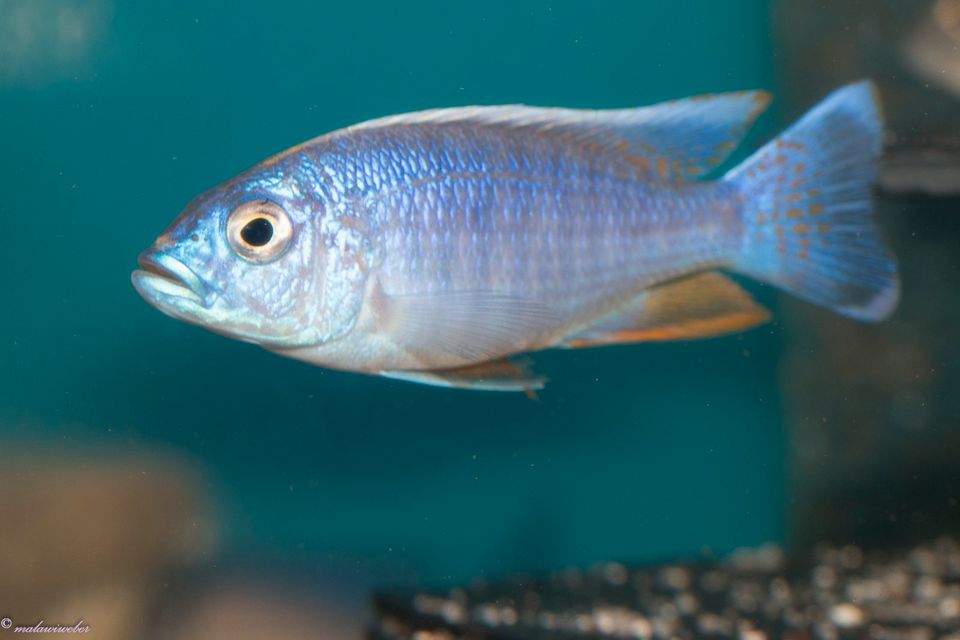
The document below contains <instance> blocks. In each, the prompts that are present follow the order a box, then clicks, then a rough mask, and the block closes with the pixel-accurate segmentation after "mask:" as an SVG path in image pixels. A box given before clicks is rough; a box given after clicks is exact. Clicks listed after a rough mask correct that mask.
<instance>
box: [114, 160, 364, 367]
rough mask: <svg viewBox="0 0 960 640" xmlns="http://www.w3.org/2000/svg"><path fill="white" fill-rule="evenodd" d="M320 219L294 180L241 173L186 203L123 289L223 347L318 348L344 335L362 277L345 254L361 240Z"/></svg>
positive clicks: (320, 210) (322, 208) (357, 261)
mask: <svg viewBox="0 0 960 640" xmlns="http://www.w3.org/2000/svg"><path fill="white" fill-rule="evenodd" d="M308 192H309V193H311V194H312V195H309V196H308V195H305V194H306V193H308ZM327 209H328V207H327V206H326V203H325V202H324V201H323V199H322V198H320V197H318V196H317V195H316V190H311V189H307V188H306V185H304V184H303V180H301V179H298V178H297V176H296V175H295V173H294V172H289V171H285V170H284V169H283V168H282V167H274V166H268V167H266V168H263V169H260V170H257V169H254V170H251V171H250V172H248V174H246V175H243V176H240V177H239V178H236V179H235V180H233V181H230V182H228V183H225V184H224V185H221V186H220V187H217V188H215V189H212V190H211V191H209V192H207V193H205V194H202V195H201V196H199V197H197V198H196V199H194V200H193V201H192V202H190V203H189V204H188V205H187V207H186V208H185V209H184V211H183V212H182V213H181V214H180V215H179V217H177V219H176V220H175V221H174V222H173V224H172V225H171V226H170V227H169V228H168V229H167V230H166V231H165V232H164V233H163V234H162V235H161V236H160V237H159V238H157V240H156V241H155V242H154V243H153V245H152V246H151V247H150V248H149V249H147V250H146V251H144V252H143V253H142V254H141V255H140V257H139V264H140V269H138V270H136V271H134V272H133V275H132V281H133V285H134V287H135V288H136V289H137V291H138V292H139V293H140V295H141V296H143V298H144V299H146V301H147V302H149V303H150V304H151V305H153V306H155V307H157V308H158V309H159V310H160V311H162V312H164V313H165V314H167V315H169V316H172V317H174V318H177V319H179V320H183V321H186V322H189V323H192V324H197V325H201V326H203V327H205V328H207V329H210V330H212V331H214V332H216V333H220V334H223V335H226V336H229V337H232V338H236V339H239V340H243V341H246V342H253V343H256V344H259V345H261V346H264V347H266V348H268V349H273V350H283V349H291V348H302V347H311V346H316V345H320V344H324V343H325V342H328V341H330V340H333V339H335V338H337V337H338V336H340V335H343V334H345V333H346V332H348V331H349V329H350V328H351V327H352V324H353V322H354V321H355V319H356V316H357V315H358V314H359V310H360V306H361V303H362V298H363V290H364V283H365V282H366V276H367V270H366V263H365V261H364V260H363V259H362V257H361V256H360V255H359V253H358V252H356V251H354V252H351V250H350V249H351V248H352V247H356V246H358V242H359V243H360V244H362V239H359V240H358V239H357V238H351V237H349V236H350V235H351V233H350V232H351V231H355V230H351V229H350V228H349V225H347V226H346V227H345V226H344V225H342V224H337V222H336V220H333V219H331V218H333V216H332V215H328V211H327ZM353 235H356V234H355V233H354V234H353Z"/></svg>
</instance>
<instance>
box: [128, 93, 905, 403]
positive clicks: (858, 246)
mask: <svg viewBox="0 0 960 640" xmlns="http://www.w3.org/2000/svg"><path fill="white" fill-rule="evenodd" d="M769 102H770V95H769V94H768V93H766V92H764V91H737V92H729V93H720V94H713V95H704V96H698V97H693V98H684V99H678V100H671V101H668V102H662V103H658V104H654V105H651V106H645V107H638V108H627V109H606V110H576V109H566V108H556V107H531V106H524V105H508V106H472V107H455V108H440V109H433V110H428V111H421V112H415V113H409V114H403V115H396V116H388V117H385V118H380V119H376V120H371V121H367V122H364V123H360V124H357V125H353V126H349V127H346V128H344V129H340V130H337V131H334V132H332V133H329V134H326V135H323V136H320V137H318V138H315V139H313V140H311V141H308V142H306V143H303V144H301V145H299V146H295V147H293V148H291V149H289V150H287V151H285V152H283V153H280V154H279V155H276V156H274V157H272V158H269V159H267V160H265V161H264V162H262V163H261V164H258V165H256V166H254V167H253V168H252V169H249V170H247V171H246V172H244V173H242V174H241V175H239V176H237V177H235V178H233V179H231V180H229V181H227V182H225V183H223V184H221V185H220V186H217V187H215V188H213V189H211V190H209V191H207V192H206V193H204V194H201V195H199V196H198V197H196V198H195V199H194V200H193V201H191V202H190V203H189V204H188V205H187V206H186V208H185V209H184V210H183V212H182V213H181V214H180V215H179V216H178V217H177V218H176V219H175V220H174V222H173V223H172V224H171V225H170V227H169V228H168V229H167V230H166V231H165V232H164V233H163V234H162V235H161V236H160V237H159V238H158V239H157V240H156V241H155V242H154V243H153V245H152V246H151V247H150V248H148V249H147V250H146V251H144V252H143V253H142V254H141V255H140V256H139V259H138V262H139V269H137V270H136V271H134V272H133V274H132V281H133V285H134V287H135V288H136V290H137V291H138V292H139V293H140V295H141V296H142V297H143V298H144V299H145V300H146V301H147V302H148V303H150V304H151V305H153V306H155V307H156V308H158V309H159V310H160V311H162V312H164V313H166V314H167V315H169V316H172V317H174V318H177V319H179V320H182V321H186V322H188V323H192V324H197V325H201V326H203V327H206V328H207V329H210V330H212V331H214V332H216V333H219V334H223V335H226V336H229V337H232V338H235V339H238V340H241V341H245V342H250V343H254V344H257V345H260V346H262V347H264V348H266V349H268V350H270V351H272V352H274V353H277V354H280V355H283V356H287V357H291V358H295V359H298V360H301V361H305V362H308V363H311V364H315V365H319V366H323V367H327V368H332V369H339V370H346V371H353V372H359V373H366V374H375V375H381V376H386V377H390V378H397V379H402V380H408V381H412V382H420V383H426V384H432V385H439V386H446V387H457V388H465V389H475V390H491V391H524V392H527V393H530V392H533V391H535V390H538V389H540V388H542V387H543V386H544V384H545V382H546V378H545V377H544V376H542V375H540V374H537V373H535V372H533V371H532V368H531V366H530V361H529V358H528V357H526V356H523V354H528V353H532V352H537V351H541V350H545V349H550V348H570V349H577V348H586V347H599V346H606V345H622V344H627V343H637V342H647V341H671V340H689V339H698V338H708V337H713V336H720V335H724V334H729V333H733V332H739V331H745V330H748V329H751V328H753V327H757V326H760V325H762V324H763V323H765V322H767V321H768V320H769V319H770V317H771V316H770V313H769V312H768V311H767V309H765V308H764V307H763V306H762V305H760V304H759V303H757V302H756V301H755V300H754V298H753V297H752V296H751V295H750V293H748V292H747V291H746V290H745V289H744V288H743V286H741V284H739V283H738V282H737V280H736V279H735V278H739V277H746V278H748V279H752V280H756V281H759V282H760V283H764V284H768V285H773V286H775V287H777V288H779V289H781V290H784V291H786V292H789V293H790V294H793V295H795V296H797V297H799V298H801V299H804V300H806V301H809V302H812V303H814V304H817V305H820V306H823V307H826V308H828V309H831V310H832V311H834V312H836V313H838V314H840V315H842V316H846V317H849V318H852V319H855V320H861V321H867V322H877V321H880V320H883V319H885V318H887V317H888V316H889V315H890V314H891V313H892V312H893V311H894V309H895V308H896V306H897V302H898V300H899V291H900V284H899V276H898V272H897V265H896V261H895V259H894V257H893V255H892V253H891V251H890V250H889V249H888V248H887V245H886V243H885V241H884V239H883V237H882V233H881V231H880V229H879V228H878V226H877V224H876V222H875V220H874V215H873V208H874V207H873V198H872V195H873V194H872V190H873V186H874V183H875V181H876V178H877V173H878V162H879V158H880V155H881V152H882V138H883V124H882V115H881V107H880V103H879V99H878V96H877V93H876V90H875V88H874V86H873V84H872V83H871V82H870V81H869V80H863V81H859V82H855V83H852V84H849V85H846V86H844V87H841V88H839V89H837V90H835V91H834V92H833V93H831V94H830V95H828V96H827V97H826V98H824V99H823V100H822V101H821V102H820V103H819V104H817V105H815V106H814V107H813V108H812V109H811V110H810V111H809V112H807V113H806V115H804V116H802V117H801V118H800V119H799V120H798V121H797V122H795V123H794V124H793V125H792V126H790V127H789V128H787V129H786V130H785V131H784V132H783V133H782V134H781V135H779V136H777V137H775V138H774V139H772V140H771V141H769V142H767V143H766V144H765V145H763V146H761V147H760V148H759V149H758V150H756V151H755V152H754V153H753V154H752V155H749V156H748V157H747V158H746V159H745V160H744V161H743V162H742V163H740V164H738V165H737V166H735V167H733V168H731V169H729V170H727V171H725V172H722V171H721V165H723V164H724V163H725V162H726V160H727V159H728V158H729V156H730V155H731V153H732V152H733V151H734V150H735V149H736V148H738V147H739V146H740V142H741V140H742V139H743V137H744V135H745V134H746V133H747V132H748V131H749V130H750V129H751V127H752V125H753V123H754V120H755V119H756V117H757V116H758V115H759V114H760V113H761V112H762V111H763V110H764V109H765V108H766V107H767V105H768V104H769Z"/></svg>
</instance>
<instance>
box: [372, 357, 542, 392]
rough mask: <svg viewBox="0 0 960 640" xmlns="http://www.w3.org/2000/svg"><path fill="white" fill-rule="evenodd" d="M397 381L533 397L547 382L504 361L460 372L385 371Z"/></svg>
mask: <svg viewBox="0 0 960 640" xmlns="http://www.w3.org/2000/svg"><path fill="white" fill-rule="evenodd" d="M380 375H382V376H384V377H387V378H394V379H396V380H406V381H408V382H418V383H420V384H429V385H433V386H437V387H453V388H457V389H474V390H478V391H523V392H524V393H526V394H527V395H531V394H532V393H533V391H535V390H537V389H542V388H543V386H544V385H545V384H546V382H547V379H546V378H544V377H543V376H540V375H537V374H535V373H533V372H532V371H530V369H529V362H527V361H514V360H508V359H506V358H502V359H500V360H492V361H490V362H482V363H480V364H474V365H470V366H467V367H459V368H456V369H431V370H402V371H381V372H380Z"/></svg>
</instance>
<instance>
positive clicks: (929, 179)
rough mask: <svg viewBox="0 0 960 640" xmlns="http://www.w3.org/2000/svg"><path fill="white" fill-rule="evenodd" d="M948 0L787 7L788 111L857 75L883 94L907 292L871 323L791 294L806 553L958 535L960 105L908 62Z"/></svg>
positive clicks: (797, 474)
mask: <svg viewBox="0 0 960 640" xmlns="http://www.w3.org/2000/svg"><path fill="white" fill-rule="evenodd" d="M947 4H948V3H945V2H934V1H933V0H924V1H917V2H903V1H895V0H878V1H877V2H870V3H864V2H861V1H859V0H856V1H854V0H836V1H833V2H830V3H804V2H791V1H789V0H783V1H782V2H780V3H779V5H778V7H779V9H778V12H777V14H778V20H777V33H778V39H779V41H780V42H781V43H782V46H783V52H782V53H783V55H782V56H781V63H782V65H783V72H784V73H783V78H784V80H783V85H784V87H783V88H784V91H785V93H786V94H787V95H788V96H789V101H788V105H789V106H788V107H787V111H788V112H790V113H797V112H800V111H802V110H803V109H805V108H806V107H808V106H809V105H810V104H813V103H814V102H816V101H817V100H818V99H820V98H821V97H822V95H823V94H824V93H826V92H827V91H828V90H829V89H830V88H832V87H835V86H837V85H840V84H842V83H844V82H847V81H850V80H851V79H854V78H860V77H872V78H873V79H875V80H876V81H877V83H878V85H879V87H880V92H881V95H882V99H883V102H884V107H885V111H886V113H887V120H888V127H889V135H888V138H889V139H888V148H887V153H886V154H885V162H886V165H885V168H884V174H883V184H882V185H881V186H882V189H881V192H880V194H879V195H878V198H877V208H878V216H879V219H880V223H881V226H882V228H883V229H884V231H885V232H886V235H887V236H888V238H889V239H890V241H891V245H892V247H893V250H894V253H895V254H896V255H897V258H898V262H899V265H900V271H901V278H902V292H903V293H902V298H901V303H900V307H899V309H898V310H897V312H896V313H895V314H894V316H893V318H891V319H890V320H888V321H885V322H883V323H880V324H877V325H868V324H862V323H856V322H852V321H848V320H845V319H843V318H840V317H837V316H836V315H834V314H831V313H829V312H827V311H824V310H822V309H817V308H814V307H812V306H811V305H808V304H805V303H803V302H799V301H796V300H794V299H790V298H789V297H788V296H784V297H783V298H782V299H783V301H784V302H783V307H782V308H781V311H780V313H779V315H778V317H779V318H780V319H781V321H782V322H783V325H784V328H785V332H786V333H787V339H786V340H785V344H786V345H787V353H786V355H785V357H784V362H783V366H782V370H781V387H782V389H783V397H784V403H785V409H786V414H787V425H788V429H789V432H790V439H791V443H790V448H789V451H790V455H791V456H792V461H791V464H790V468H791V470H792V476H793V477H792V481H791V487H790V495H791V520H792V527H791V540H792V541H793V542H794V543H796V544H798V545H801V546H806V547H809V546H811V545H813V544H814V543H815V542H816V541H819V540H831V541H833V542H836V543H848V542H854V543H857V544H862V545H866V546H871V547H886V546H889V545H891V544H912V543H914V542H916V541H918V540H922V539H927V538H929V537H931V536H935V535H940V534H944V533H954V534H956V533H960V509H958V497H960V473H958V471H957V464H956V461H957V460H958V459H960V395H958V394H957V393H956V390H957V389H960V370H958V369H957V368H956V367H955V366H954V363H956V362H960V297H958V296H957V293H956V292H957V291H960V216H958V215H957V212H958V211H960V198H958V195H960V179H958V178H960V161H958V160H960V97H958V94H957V93H956V92H954V91H953V90H952V89H950V88H949V87H948V86H947V83H937V84H932V83H931V80H930V78H929V77H928V76H927V75H926V74H927V73H928V72H929V71H930V70H929V69H927V71H922V70H921V69H920V68H919V67H918V65H917V63H916V60H915V59H914V58H912V57H911V56H915V53H916V47H918V46H920V45H919V44H918V42H919V40H918V39H921V40H922V39H924V38H932V37H934V36H932V35H930V30H931V29H941V30H943V29H945V28H946V27H947V25H949V24H953V22H952V21H953V18H951V17H950V16H946V15H939V14H942V13H944V12H946V11H952V9H948V8H946V7H947ZM951 6H952V5H951ZM951 29H952V27H951ZM811 34H815V36H813V35H811ZM924 34H926V35H924ZM951 34H953V35H951ZM954 35H955V33H954V32H952V31H951V33H950V34H948V33H943V34H941V36H942V37H944V38H952V37H954ZM938 37H939V36H938ZM938 46H939V45H938ZM944 51H945V52H946V54H948V58H949V57H950V55H949V53H950V50H949V48H948V49H945V50H944ZM952 56H953V57H952V59H950V60H947V59H944V64H945V65H947V64H954V65H955V64H956V63H957V62H958V58H957V57H956V56H960V54H958V53H957V50H956V49H953V54H952ZM944 68H946V67H944ZM934 195H936V196H938V197H932V196H934Z"/></svg>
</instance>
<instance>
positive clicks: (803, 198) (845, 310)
mask: <svg viewBox="0 0 960 640" xmlns="http://www.w3.org/2000/svg"><path fill="white" fill-rule="evenodd" d="M882 135H883V125H882V121H881V115H880V108H879V105H878V103H877V99H876V95H875V89H874V87H873V84H872V83H870V82H867V81H865V82H859V83H856V84H851V85H848V86H846V87H843V88H841V89H839V90H837V91H835V92H834V93H832V94H831V95H830V96H828V97H827V98H826V99H825V100H824V101H823V102H821V103H820V104H819V105H817V106H816V107H814V108H813V109H812V110H811V111H810V112H808V113H807V114H806V115H805V116H803V118H801V119H800V121H799V122H797V123H796V124H794V125H793V126H792V127H790V128H789V129H788V130H787V131H786V132H784V133H783V135H781V136H780V137H779V138H776V139H775V140H773V141H771V142H770V143H768V144H767V145H766V146H764V147H763V148H761V149H760V150H759V151H757V152H756V153H755V154H753V155H752V156H751V157H750V158H748V159H747V160H746V161H745V162H744V163H743V164H741V165H740V166H738V167H736V168H734V169H733V170H731V171H730V172H729V173H728V174H727V175H726V176H725V178H724V179H725V180H728V181H731V182H733V183H734V184H735V185H736V187H737V189H738V191H739V193H740V195H741V196H742V198H743V200H744V207H743V213H742V215H743V224H744V237H743V250H742V253H741V254H740V256H739V258H738V259H737V260H736V261H735V263H734V268H735V269H736V270H737V271H740V272H742V273H744V274H747V275H750V276H752V277H755V278H758V279H760V280H763V281H765V282H769V283H771V284H774V285H777V286H779V287H782V288H783V289H785V290H787V291H789V292H790V293H793V294H795V295H797V296H799V297H801V298H804V299H806V300H809V301H810V302H814V303H816V304H819V305H823V306H825V307H829V308H831V309H833V310H834V311H836V312H838V313H841V314H843V315H846V316H849V317H851V318H856V319H859V320H869V321H877V320H882V319H884V318H886V317H887V316H889V315H890V314H891V313H892V312H893V310H894V308H896V306H897V300H898V298H899V292H900V284H899V278H898V276H897V267H896V263H895V262H894V259H893V256H892V254H891V253H890V251H889V250H888V249H887V247H886V246H885V245H884V242H883V239H882V238H881V235H880V232H879V229H878V228H877V226H876V224H875V222H874V220H873V203H872V197H871V189H872V186H873V183H874V181H875V179H876V176H877V164H878V160H879V158H880V153H881V150H882Z"/></svg>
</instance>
